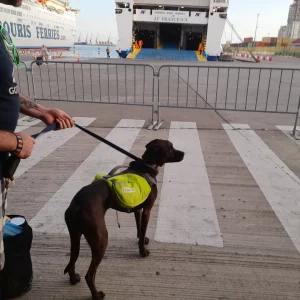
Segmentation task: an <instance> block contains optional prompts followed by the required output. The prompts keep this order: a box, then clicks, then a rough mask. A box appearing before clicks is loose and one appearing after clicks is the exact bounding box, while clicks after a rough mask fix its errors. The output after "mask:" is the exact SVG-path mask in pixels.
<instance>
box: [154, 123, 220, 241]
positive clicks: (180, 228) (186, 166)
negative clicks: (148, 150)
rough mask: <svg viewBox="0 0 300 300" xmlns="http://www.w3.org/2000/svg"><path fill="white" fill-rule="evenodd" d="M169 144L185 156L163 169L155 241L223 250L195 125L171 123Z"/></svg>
mask: <svg viewBox="0 0 300 300" xmlns="http://www.w3.org/2000/svg"><path fill="white" fill-rule="evenodd" d="M169 140H170V141H171V142H172V143H173V144H174V147H175V148H178V149H181V150H182V151H184V152H185V153H186V154H185V158H184V160H183V161H182V162H180V163H174V164H166V165H165V169H164V176H163V185H162V190H161V198H160V205H159V211H158V220H157V227H156V233H155V240H157V241H160V242H166V243H182V244H193V245H195V244H197V245H206V246H214V247H223V240H222V237H221V232H220V227H219V222H218V218H217V213H216V209H215V204H214V200H213V196H212V192H211V186H210V183H209V178H208V174H207V171H206V166H205V161H204V157H203V153H202V149H201V144H200V139H199V135H198V130H197V126H196V123H194V122H171V127H170V132H169Z"/></svg>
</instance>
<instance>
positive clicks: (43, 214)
mask: <svg viewBox="0 0 300 300" xmlns="http://www.w3.org/2000/svg"><path fill="white" fill-rule="evenodd" d="M144 123H145V121H144V120H127V119H122V120H121V121H120V122H119V123H118V124H117V126H116V127H115V128H114V129H113V130H112V131H111V132H110V133H109V134H108V135H107V137H106V139H107V140H109V141H111V142H112V143H116V144H117V145H118V146H120V147H121V148H123V149H125V150H127V151H130V149H131V147H132V145H133V144H134V142H135V140H136V138H137V137H138V135H139V133H140V131H141V128H142V127H143V125H144ZM125 159H126V156H125V155H124V154H122V153H120V152H118V151H116V150H114V149H112V148H111V147H109V146H107V145H106V144H104V143H100V144H99V145H98V146H97V147H96V148H95V150H94V151H93V152H92V153H91V154H90V155H89V156H88V157H87V158H86V159H85V161H84V162H83V163H82V164H81V165H80V166H79V167H78V168H77V170H76V171H75V172H74V173H73V174H72V175H71V176H70V177H69V179H68V180H67V181H66V182H65V183H64V184H63V186H62V187H61V188H60V189H59V190H58V191H57V192H56V193H55V194H54V195H53V197H52V198H51V199H50V200H49V201H48V202H47V203H46V204H45V206H44V207H43V208H42V209H41V210H40V211H39V212H38V213H37V214H36V215H35V217H34V218H33V219H32V220H31V221H30V225H31V226H32V228H33V229H34V230H35V231H40V232H48V233H62V232H64V233H67V228H66V224H65V221H64V213H65V210H66V209H67V207H68V206H69V204H70V202H71V200H72V198H73V197H74V196H75V194H76V193H77V192H78V191H79V190H80V189H81V188H82V187H83V186H85V185H87V184H89V183H91V182H92V180H93V179H94V177H95V175H96V174H98V173H105V174H107V173H108V172H109V171H110V170H112V169H113V168H114V167H116V166H117V165H121V164H122V163H124V161H125Z"/></svg>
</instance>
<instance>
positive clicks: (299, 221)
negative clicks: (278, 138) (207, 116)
mask: <svg viewBox="0 0 300 300" xmlns="http://www.w3.org/2000/svg"><path fill="white" fill-rule="evenodd" d="M231 125H232V126H233V127H234V128H241V130H231V129H229V128H228V124H223V127H224V129H225V130H226V132H227V134H228V136H229V138H230V139H231V141H232V143H233V145H234V146H235V148H236V149H237V151H238V153H239V154H240V156H241V158H242V159H243V161H244V162H245V164H246V165H247V167H248V169H249V171H250V172H251V174H252V176H253V177H254V179H255V181H256V182H257V184H258V186H259V187H260V189H261V191H262V192H263V194H264V195H265V197H266V199H267V200H268V202H269V203H270V205H271V207H272V208H273V210H274V212H275V213H276V215H277V217H278V219H279V220H280V222H281V223H282V225H283V227H284V228H285V230H286V232H287V233H288V235H289V236H290V238H291V239H292V241H293V243H294V245H295V247H296V248H297V249H298V251H299V252H300V230H299V228H300V180H299V178H298V177H297V176H296V175H295V174H294V173H293V172H292V171H291V170H290V169H289V168H288V167H287V166H286V165H285V164H284V162H282V161H281V159H280V158H279V157H278V156H277V155H276V154H275V153H274V152H273V151H272V150H271V149H270V148H269V147H268V146H267V145H266V144H265V143H264V142H263V141H262V140H261V138H260V137H259V136H258V135H257V134H256V133H255V132H254V131H253V130H249V129H251V128H250V127H249V126H248V125H247V124H231Z"/></svg>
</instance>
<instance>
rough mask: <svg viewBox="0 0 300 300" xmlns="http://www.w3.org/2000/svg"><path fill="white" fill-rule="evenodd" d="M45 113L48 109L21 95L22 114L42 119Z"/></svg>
mask: <svg viewBox="0 0 300 300" xmlns="http://www.w3.org/2000/svg"><path fill="white" fill-rule="evenodd" d="M45 111H46V108H45V107H44V106H42V105H40V104H37V103H35V102H34V101H32V100H31V99H29V98H27V97H26V96H24V95H22V94H20V112H21V113H22V114H24V115H27V116H30V117H33V118H36V119H40V118H41V117H42V115H43V113H45Z"/></svg>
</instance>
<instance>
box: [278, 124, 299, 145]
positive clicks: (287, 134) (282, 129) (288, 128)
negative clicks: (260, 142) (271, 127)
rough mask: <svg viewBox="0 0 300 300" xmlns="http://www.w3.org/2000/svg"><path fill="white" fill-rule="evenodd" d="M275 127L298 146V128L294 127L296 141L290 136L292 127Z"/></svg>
mask: <svg viewBox="0 0 300 300" xmlns="http://www.w3.org/2000/svg"><path fill="white" fill-rule="evenodd" d="M276 127H277V128H278V129H279V130H280V131H282V132H283V133H284V134H285V135H286V136H288V137H289V138H290V139H291V140H293V141H294V142H296V143H297V144H299V145H300V139H299V138H300V126H297V127H296V139H294V137H293V136H292V133H293V130H294V126H284V125H277V126H276Z"/></svg>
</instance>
